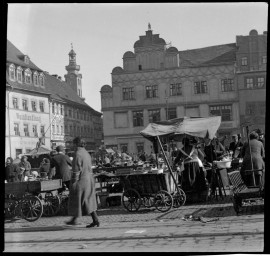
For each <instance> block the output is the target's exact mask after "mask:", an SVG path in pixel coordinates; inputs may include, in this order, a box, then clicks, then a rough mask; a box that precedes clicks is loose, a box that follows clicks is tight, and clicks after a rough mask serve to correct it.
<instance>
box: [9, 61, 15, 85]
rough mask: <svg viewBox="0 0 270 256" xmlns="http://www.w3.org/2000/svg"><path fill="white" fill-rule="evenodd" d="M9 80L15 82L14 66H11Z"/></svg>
mask: <svg viewBox="0 0 270 256" xmlns="http://www.w3.org/2000/svg"><path fill="white" fill-rule="evenodd" d="M9 79H10V80H13V81H14V80H15V66H14V65H13V64H11V65H10V66H9Z"/></svg>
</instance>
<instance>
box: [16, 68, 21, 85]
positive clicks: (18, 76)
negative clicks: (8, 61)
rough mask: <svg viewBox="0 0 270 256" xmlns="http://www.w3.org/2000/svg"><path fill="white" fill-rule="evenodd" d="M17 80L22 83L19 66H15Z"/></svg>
mask: <svg viewBox="0 0 270 256" xmlns="http://www.w3.org/2000/svg"><path fill="white" fill-rule="evenodd" d="M17 81H18V82H19V83H22V68H21V67H20V66H19V67H17Z"/></svg>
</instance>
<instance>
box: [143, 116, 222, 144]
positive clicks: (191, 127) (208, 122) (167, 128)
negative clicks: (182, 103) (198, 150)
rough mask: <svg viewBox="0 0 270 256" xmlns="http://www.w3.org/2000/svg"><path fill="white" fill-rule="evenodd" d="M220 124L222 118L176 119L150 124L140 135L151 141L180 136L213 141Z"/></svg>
mask: <svg viewBox="0 0 270 256" xmlns="http://www.w3.org/2000/svg"><path fill="white" fill-rule="evenodd" d="M220 123H221V116H213V117H183V118H175V119H172V120H168V121H162V122H156V123H150V124H148V126H146V128H145V129H144V130H142V131H141V132H140V134H141V135H142V136H144V137H145V138H147V139H150V140H151V138H153V137H156V136H164V135H178V134H186V135H190V136H194V137H199V138H209V139H213V138H214V136H215V134H216V132H217V130H218V128H219V126H220Z"/></svg>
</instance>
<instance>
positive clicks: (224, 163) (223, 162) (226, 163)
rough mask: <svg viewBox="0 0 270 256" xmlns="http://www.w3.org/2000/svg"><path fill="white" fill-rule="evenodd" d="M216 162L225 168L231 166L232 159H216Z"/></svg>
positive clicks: (221, 167)
mask: <svg viewBox="0 0 270 256" xmlns="http://www.w3.org/2000/svg"><path fill="white" fill-rule="evenodd" d="M214 163H215V164H216V165H217V168H220V169H223V168H231V163H232V161H231V160H225V161H214Z"/></svg>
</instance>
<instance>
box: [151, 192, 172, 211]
mask: <svg viewBox="0 0 270 256" xmlns="http://www.w3.org/2000/svg"><path fill="white" fill-rule="evenodd" d="M172 206H173V197H172V196H171V195H170V193H168V192H167V191H165V190H160V191H159V192H157V194H156V195H155V207H156V208H157V209H158V210H159V211H161V212H167V211H169V210H170V209H171V208H172Z"/></svg>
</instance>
